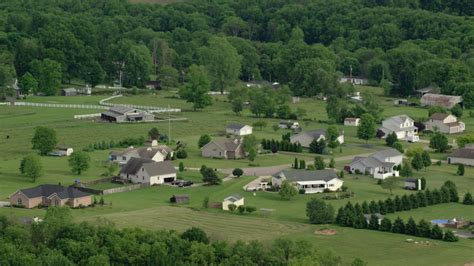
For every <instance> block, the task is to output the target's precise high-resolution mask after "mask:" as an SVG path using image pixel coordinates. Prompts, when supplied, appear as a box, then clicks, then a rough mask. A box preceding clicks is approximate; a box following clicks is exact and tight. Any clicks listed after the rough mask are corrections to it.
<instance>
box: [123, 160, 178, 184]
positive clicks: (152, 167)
mask: <svg viewBox="0 0 474 266" xmlns="http://www.w3.org/2000/svg"><path fill="white" fill-rule="evenodd" d="M120 178H121V179H122V180H125V181H128V182H131V183H135V184H142V183H149V184H150V185H155V184H163V183H171V182H173V181H174V180H176V169H175V168H174V166H173V164H171V162H170V161H162V162H155V161H153V160H150V159H142V158H131V159H130V160H129V161H128V163H127V164H125V165H124V166H123V167H122V169H121V170H120Z"/></svg>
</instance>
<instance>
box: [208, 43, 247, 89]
mask: <svg viewBox="0 0 474 266" xmlns="http://www.w3.org/2000/svg"><path fill="white" fill-rule="evenodd" d="M208 43H209V45H208V46H207V47H203V48H201V50H200V55H201V61H202V63H203V64H204V65H205V66H206V68H207V70H208V71H209V76H210V78H211V80H212V88H213V89H215V90H218V91H220V92H221V93H224V90H225V89H226V88H227V87H228V86H230V85H233V84H234V83H235V82H236V81H237V78H238V77H239V75H240V69H241V61H242V57H241V56H240V55H239V54H238V53H237V50H236V49H235V48H234V47H233V46H232V45H231V44H230V43H229V42H228V41H227V39H226V38H224V37H212V38H210V39H209V41H208Z"/></svg>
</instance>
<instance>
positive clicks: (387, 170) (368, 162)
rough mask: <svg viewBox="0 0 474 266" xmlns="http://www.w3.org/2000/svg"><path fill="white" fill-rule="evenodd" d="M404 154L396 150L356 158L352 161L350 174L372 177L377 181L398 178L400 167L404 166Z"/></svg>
mask: <svg viewBox="0 0 474 266" xmlns="http://www.w3.org/2000/svg"><path fill="white" fill-rule="evenodd" d="M402 161H403V154H401V153H400V152H399V151H397V150H395V149H387V150H383V151H379V152H376V153H374V154H372V155H370V156H369V157H360V156H356V157H354V159H352V162H351V165H350V172H351V173H356V172H360V173H362V174H364V173H367V174H370V175H372V176H373V177H374V178H376V179H385V178H388V177H391V176H398V175H399V172H398V170H397V168H398V166H399V165H401V164H402Z"/></svg>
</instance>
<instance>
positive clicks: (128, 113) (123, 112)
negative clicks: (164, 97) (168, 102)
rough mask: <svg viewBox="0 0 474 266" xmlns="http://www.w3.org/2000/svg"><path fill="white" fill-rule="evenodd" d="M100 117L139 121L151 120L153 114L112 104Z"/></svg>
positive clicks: (120, 120) (121, 121) (110, 119)
mask: <svg viewBox="0 0 474 266" xmlns="http://www.w3.org/2000/svg"><path fill="white" fill-rule="evenodd" d="M101 118H102V119H103V120H105V121H109V122H117V123H123V122H139V121H153V120H154V119H155V116H154V115H153V114H150V113H147V112H144V111H139V110H137V109H133V108H130V107H126V106H119V105H117V106H113V107H111V108H110V109H109V110H108V111H105V112H103V113H102V114H101Z"/></svg>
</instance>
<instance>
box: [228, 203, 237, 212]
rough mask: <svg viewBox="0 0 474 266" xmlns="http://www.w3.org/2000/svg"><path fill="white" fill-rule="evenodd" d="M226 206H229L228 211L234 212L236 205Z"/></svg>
mask: <svg viewBox="0 0 474 266" xmlns="http://www.w3.org/2000/svg"><path fill="white" fill-rule="evenodd" d="M227 208H229V211H231V212H234V211H235V209H236V208H237V206H236V205H235V204H229V205H228V206H227Z"/></svg>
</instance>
